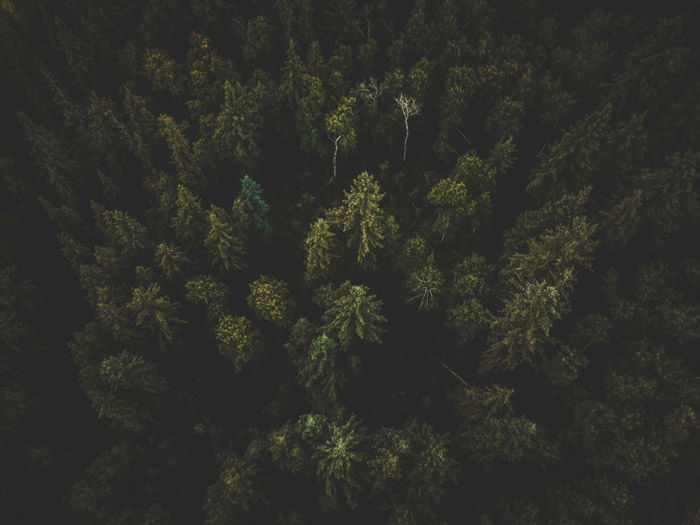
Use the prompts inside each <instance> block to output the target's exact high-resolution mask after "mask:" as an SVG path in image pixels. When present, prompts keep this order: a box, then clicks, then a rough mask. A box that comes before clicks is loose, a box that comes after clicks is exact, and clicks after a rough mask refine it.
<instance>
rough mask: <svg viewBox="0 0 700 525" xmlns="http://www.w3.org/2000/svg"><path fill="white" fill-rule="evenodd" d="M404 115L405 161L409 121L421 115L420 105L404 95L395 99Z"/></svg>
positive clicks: (404, 157)
mask: <svg viewBox="0 0 700 525" xmlns="http://www.w3.org/2000/svg"><path fill="white" fill-rule="evenodd" d="M394 100H395V101H396V103H397V104H398V105H399V109H401V113H403V120H404V124H405V125H406V137H405V138H404V139H403V160H406V146H407V144H408V119H409V118H410V117H412V116H414V115H418V114H419V113H420V104H418V103H417V102H416V99H415V98H413V97H407V96H406V95H404V94H403V93H402V94H401V95H399V96H398V97H396V98H394Z"/></svg>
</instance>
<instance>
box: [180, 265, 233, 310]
mask: <svg viewBox="0 0 700 525" xmlns="http://www.w3.org/2000/svg"><path fill="white" fill-rule="evenodd" d="M185 297H187V300H188V301H191V302H193V303H198V304H202V303H203V304H204V306H205V308H206V310H207V314H208V315H209V318H210V319H218V318H219V317H221V316H222V315H223V314H224V308H225V306H226V302H227V301H228V290H227V289H226V287H225V286H224V285H223V284H221V283H220V282H219V281H217V280H216V279H214V278H213V277H212V276H210V275H200V276H199V277H197V278H196V279H193V280H191V281H187V282H186V283H185Z"/></svg>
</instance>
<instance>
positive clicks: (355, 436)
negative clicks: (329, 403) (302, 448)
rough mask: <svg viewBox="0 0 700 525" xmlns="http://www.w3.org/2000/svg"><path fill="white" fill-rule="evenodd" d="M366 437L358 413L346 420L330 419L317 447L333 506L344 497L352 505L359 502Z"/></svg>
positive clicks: (319, 466) (316, 455) (320, 471)
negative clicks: (324, 436) (363, 446)
mask: <svg viewBox="0 0 700 525" xmlns="http://www.w3.org/2000/svg"><path fill="white" fill-rule="evenodd" d="M364 441H365V436H364V428H363V427H362V426H361V424H360V421H358V419H357V418H356V417H355V416H350V417H349V418H348V419H347V420H346V421H345V422H344V423H339V422H337V423H336V422H334V423H331V424H330V425H329V437H328V439H327V440H326V441H325V442H324V443H322V444H320V445H318V447H316V451H315V453H314V458H315V459H316V461H317V469H316V473H317V475H318V477H319V478H320V479H321V481H322V482H323V484H324V495H325V497H326V498H327V500H328V502H329V504H330V505H331V506H336V505H338V504H340V503H341V501H343V502H345V503H346V504H347V505H348V506H349V507H350V508H355V506H356V505H357V493H358V491H359V489H360V472H359V470H360V464H361V462H362V460H363V456H364V454H363V452H362V450H361V447H362V445H363V442H364Z"/></svg>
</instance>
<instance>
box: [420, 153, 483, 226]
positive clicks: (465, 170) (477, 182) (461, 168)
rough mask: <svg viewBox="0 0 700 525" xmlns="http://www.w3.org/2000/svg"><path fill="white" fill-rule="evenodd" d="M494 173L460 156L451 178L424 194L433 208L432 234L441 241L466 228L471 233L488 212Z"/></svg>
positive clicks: (480, 164)
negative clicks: (449, 234)
mask: <svg viewBox="0 0 700 525" xmlns="http://www.w3.org/2000/svg"><path fill="white" fill-rule="evenodd" d="M494 177H495V173H494V171H493V169H491V168H490V167H488V166H487V164H486V163H485V162H484V161H482V160H481V159H479V158H478V157H475V156H472V155H464V156H463V157H460V159H459V160H458V161H457V164H456V166H455V168H454V172H453V175H452V177H448V178H444V179H441V180H440V181H438V182H437V184H435V185H434V186H433V187H432V188H431V190H430V192H429V193H428V195H427V199H428V202H430V204H432V205H433V206H435V207H436V209H437V218H436V219H435V223H434V225H433V229H434V231H435V232H436V233H437V234H439V235H441V238H442V239H444V238H445V236H446V235H447V234H448V233H449V232H454V231H462V229H463V228H466V229H467V231H469V230H471V232H472V233H475V232H476V231H477V229H478V228H479V227H481V226H482V225H484V223H485V221H486V220H487V219H488V218H489V215H490V212H491V193H492V192H493V191H494V189H495V182H494Z"/></svg>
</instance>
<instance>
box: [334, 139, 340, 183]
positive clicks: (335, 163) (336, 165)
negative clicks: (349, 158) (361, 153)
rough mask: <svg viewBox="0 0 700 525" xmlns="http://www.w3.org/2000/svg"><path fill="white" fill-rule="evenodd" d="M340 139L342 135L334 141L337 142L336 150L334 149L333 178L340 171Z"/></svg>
mask: <svg viewBox="0 0 700 525" xmlns="http://www.w3.org/2000/svg"><path fill="white" fill-rule="evenodd" d="M339 140H340V137H338V138H337V139H335V140H334V141H333V142H334V143H335V151H333V178H334V179H335V175H336V173H337V171H338V141H339Z"/></svg>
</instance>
